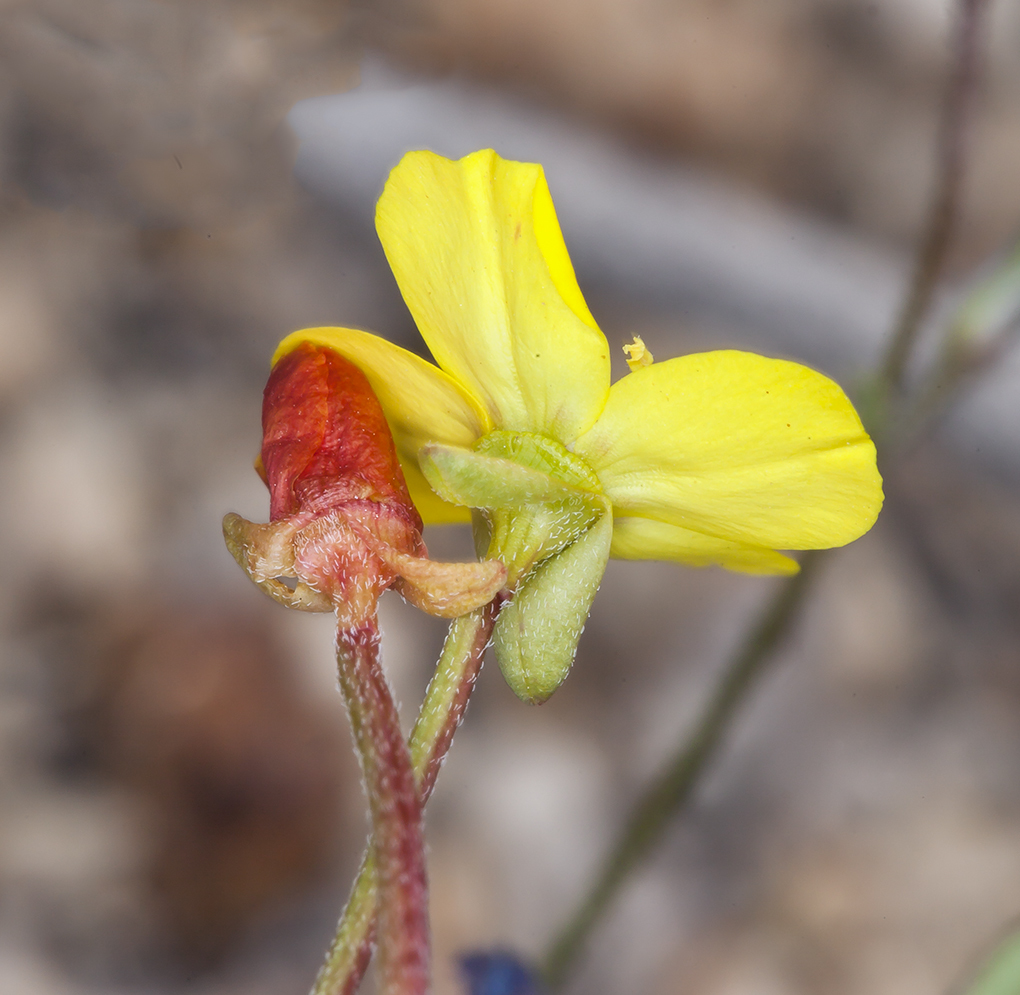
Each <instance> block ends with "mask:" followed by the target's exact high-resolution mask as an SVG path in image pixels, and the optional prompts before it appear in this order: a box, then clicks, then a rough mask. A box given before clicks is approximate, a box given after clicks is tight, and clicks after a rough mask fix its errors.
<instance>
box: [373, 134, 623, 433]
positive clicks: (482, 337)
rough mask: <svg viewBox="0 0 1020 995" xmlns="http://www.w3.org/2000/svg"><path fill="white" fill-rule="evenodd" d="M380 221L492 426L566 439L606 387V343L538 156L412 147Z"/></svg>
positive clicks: (441, 353)
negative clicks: (522, 159) (449, 154)
mask: <svg viewBox="0 0 1020 995" xmlns="http://www.w3.org/2000/svg"><path fill="white" fill-rule="evenodd" d="M376 228H377V229H378V232H379V238H380V239H381V241H382V244H383V248H384V249H385V251H386V256H387V258H388V259H389V262H390V266H392V267H393V273H394V275H395V276H396V279H397V283H398V284H399V286H400V290H401V292H402V293H403V295H404V300H405V301H406V302H407V306H408V308H409V309H410V311H411V314H412V315H413V316H414V320H415V321H416V322H417V324H418V328H419V329H420V331H421V334H422V336H423V337H424V339H425V341H426V343H428V346H429V348H430V349H431V350H432V354H433V355H434V356H435V358H436V362H438V363H439V365H440V366H441V367H442V368H443V369H444V370H446V371H447V372H448V373H449V374H450V375H451V376H452V377H453V378H454V379H455V380H457V381H458V382H459V383H461V384H462V385H463V386H464V387H465V388H466V389H467V390H468V391H470V392H471V393H472V394H473V395H475V396H476V397H477V398H478V399H479V400H480V401H481V402H482V404H483V405H484V407H485V408H486V410H487V412H488V414H489V417H490V418H491V420H492V422H493V424H494V425H495V426H496V427H500V428H506V429H511V430H515V431H537V432H543V433H546V434H548V435H551V436H553V437H554V438H557V439H559V440H561V441H562V442H566V443H569V442H571V441H573V440H574V439H575V438H576V437H577V436H578V435H579V434H581V433H582V432H584V431H585V430H586V429H588V428H590V427H591V425H592V424H594V422H595V419H596V418H597V417H598V415H599V412H600V411H601V410H602V406H603V404H604V403H605V399H606V395H607V392H608V390H609V349H608V347H607V344H606V340H605V336H604V335H603V334H602V332H600V331H599V329H598V327H597V326H596V324H595V322H594V320H593V319H592V317H591V314H590V313H589V311H588V308H587V306H586V305H585V303H584V298H583V297H582V296H581V291H580V289H579V288H578V286H577V280H576V279H575V277H574V271H573V267H572V266H571V265H570V258H569V256H568V255H567V250H566V246H565V245H564V243H563V236H562V235H561V233H560V228H559V224H558V223H557V220H556V212H555V209H554V208H553V204H552V198H551V197H550V196H549V189H548V187H547V185H546V182H545V176H544V174H543V172H542V167H541V166H538V165H533V164H529V163H519V162H508V161H505V160H503V159H500V158H499V156H497V155H496V153H495V152H493V151H492V150H485V151H481V152H475V153H474V154H473V155H469V156H467V157H466V158H464V159H461V160H460V161H459V162H453V161H451V160H449V159H444V158H442V157H441V156H438V155H435V154H434V153H432V152H410V153H408V154H407V155H406V156H404V158H403V159H402V160H401V162H400V164H399V165H398V166H397V167H396V168H395V169H394V170H393V172H392V173H391V174H390V178H389V180H388V182H387V183H386V188H385V189H384V190H383V194H382V197H381V198H380V199H379V205H378V208H377V210H376Z"/></svg>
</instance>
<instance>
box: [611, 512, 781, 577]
mask: <svg viewBox="0 0 1020 995" xmlns="http://www.w3.org/2000/svg"><path fill="white" fill-rule="evenodd" d="M609 555H610V556H615V557H616V558H617V559H620V560H672V561H673V562H674V563H683V564H685V565H686V566H689V567H710V566H720V567H726V569H727V570H736V571H738V572H740V573H748V574H795V573H796V572H797V571H798V570H799V569H800V567H799V566H798V564H797V561H796V560H792V559H790V557H789V556H783V554H782V553H777V552H776V551H775V550H772V549H766V548H765V547H764V546H750V545H747V544H746V543H740V542H730V541H728V540H726V539H717V538H716V537H715V536H708V535H705V534H704V533H703V532H692V531H691V530H690V529H682V528H680V526H679V525H669V524H667V523H666V522H657V521H655V520H653V519H651V518H633V517H629V516H627V517H623V518H616V517H614V519H613V545H612V547H611V548H610V551H609Z"/></svg>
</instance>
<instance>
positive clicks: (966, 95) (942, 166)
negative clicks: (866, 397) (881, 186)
mask: <svg viewBox="0 0 1020 995" xmlns="http://www.w3.org/2000/svg"><path fill="white" fill-rule="evenodd" d="M988 5H989V0H958V3H957V11H956V29H955V34H954V38H953V60H952V67H951V71H950V76H949V81H948V85H947V87H946V95H945V99H944V101H943V104H942V115H941V120H940V124H939V136H938V148H937V153H936V169H937V177H936V182H935V189H934V191H933V194H932V198H931V200H930V202H929V206H928V215H927V218H926V221H925V226H924V230H923V232H922V235H921V241H920V244H919V246H918V250H917V257H916V260H915V263H914V271H913V275H912V278H911V281H910V284H909V286H908V288H907V294H906V297H905V298H904V301H903V307H902V309H901V310H900V315H899V318H898V320H897V322H896V325H895V327H894V329H893V333H892V336H891V338H890V340H889V349H888V352H887V353H886V356H885V361H884V362H883V364H882V368H881V369H880V370H879V373H878V381H879V383H878V386H879V389H880V391H882V393H883V395H884V396H885V398H886V399H888V396H889V395H890V394H892V393H895V392H896V391H898V390H900V388H901V387H902V385H903V377H904V374H905V372H906V369H907V363H908V361H909V359H910V356H911V354H912V352H913V349H914V345H915V344H916V342H917V337H918V334H919V333H920V330H921V327H922V325H923V323H924V320H925V318H926V317H927V316H928V312H929V311H930V309H931V304H932V299H933V298H934V296H935V290H936V288H937V287H938V284H939V280H940V279H941V277H942V272H943V270H944V268H945V263H946V256H947V255H948V254H949V248H950V246H951V245H952V241H953V236H954V235H955V234H956V228H957V223H958V221H959V216H960V202H961V198H962V194H963V178H964V166H965V164H966V153H967V130H968V129H967V125H968V121H969V117H970V110H971V105H972V104H973V98H974V90H975V83H976V81H977V74H978V62H979V54H980V40H981V27H982V22H983V19H984V14H985V12H986V10H987V8H988Z"/></svg>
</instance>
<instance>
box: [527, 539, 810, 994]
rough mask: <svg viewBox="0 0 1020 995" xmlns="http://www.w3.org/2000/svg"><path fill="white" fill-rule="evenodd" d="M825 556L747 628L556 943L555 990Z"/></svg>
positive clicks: (657, 834)
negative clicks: (698, 714)
mask: <svg viewBox="0 0 1020 995" xmlns="http://www.w3.org/2000/svg"><path fill="white" fill-rule="evenodd" d="M820 559H821V554H820V553H818V552H811V553H807V554H806V555H805V556H804V557H803V559H802V560H801V569H800V572H799V573H797V574H795V575H794V576H793V577H791V578H789V579H788V580H786V581H785V582H784V583H783V585H782V587H780V588H779V590H778V591H777V592H776V595H775V597H774V598H773V599H772V601H771V602H770V603H769V605H768V606H767V607H766V608H765V610H764V612H763V613H762V615H761V617H760V618H759V620H758V624H757V625H755V627H754V628H753V629H752V630H751V631H750V632H749V633H748V636H747V638H746V640H745V642H744V643H743V644H742V645H741V647H740V649H739V650H738V651H737V653H736V654H735V655H734V657H733V659H732V661H731V662H730V665H729V666H728V667H727V668H726V671H725V672H724V673H723V675H722V677H721V678H720V680H719V683H718V684H717V685H716V687H715V690H714V691H713V692H712V695H711V697H710V699H709V701H708V703H707V704H706V706H705V709H704V711H703V712H702V714H701V717H700V719H699V720H698V723H697V725H696V726H695V728H694V731H693V732H692V733H691V734H690V736H689V737H688V738H687V739H686V740H685V741H684V742H683V744H682V745H681V746H680V748H679V749H678V750H677V752H676V753H675V754H674V756H673V757H672V759H670V760H669V761H668V762H667V763H666V765H665V766H664V767H663V768H662V770H661V771H660V773H659V775H658V777H656V779H655V780H654V781H653V782H652V783H651V784H650V785H649V786H648V787H647V788H646V789H645V791H644V793H643V794H642V796H641V800H640V801H639V802H638V804H637V807H636V808H635V809H634V810H633V812H632V813H631V816H630V819H629V820H628V821H627V823H626V825H625V826H624V828H623V831H622V832H621V833H620V836H619V837H618V839H617V841H616V845H615V846H614V847H613V849H612V851H611V852H610V853H609V855H608V857H607V858H606V860H605V862H604V863H603V865H602V869H601V871H600V872H599V874H598V877H597V878H596V879H595V882H594V884H593V886H592V888H591V890H590V891H589V892H588V894H587V896H586V897H585V898H584V900H583V901H582V902H581V904H580V905H579V906H578V908H577V911H576V912H575V913H574V915H573V916H572V917H571V918H570V919H569V920H568V921H567V924H566V925H565V926H564V927H563V929H562V930H561V931H560V932H559V935H558V936H557V937H556V938H555V939H554V940H553V942H552V944H551V945H550V946H549V948H548V951H547V953H546V955H545V957H544V959H543V961H542V969H541V973H542V976H543V977H544V979H545V982H546V984H547V985H548V987H549V988H550V989H551V990H555V989H557V988H559V987H560V986H561V985H562V984H563V982H564V981H565V980H566V978H567V975H568V974H569V973H570V971H571V969H572V968H573V966H574V964H575V963H576V961H577V958H578V956H579V955H580V954H581V952H582V951H583V949H584V946H585V943H586V942H587V940H588V937H589V935H590V934H591V932H592V930H593V929H594V927H595V926H596V924H597V923H598V922H599V920H600V919H601V918H602V916H603V914H604V913H605V911H606V909H607V908H608V906H609V905H610V903H611V902H612V901H613V899H614V898H615V897H616V894H617V892H618V891H619V890H620V888H621V886H622V885H623V883H624V882H625V881H626V879H627V876H628V875H629V874H630V872H631V871H632V870H633V869H634V868H635V867H636V866H637V865H638V864H639V863H640V862H641V861H642V860H643V859H644V858H645V856H646V855H647V854H648V853H649V851H650V850H651V849H652V848H653V847H654V846H655V845H656V844H657V843H658V842H659V840H660V839H661V838H662V835H663V832H664V831H665V829H666V827H667V825H668V824H669V822H670V820H671V819H672V818H673V817H674V816H675V815H676V814H677V813H678V812H680V811H681V810H682V809H683V807H684V806H685V804H686V803H687V802H688V801H689V800H690V798H691V795H692V793H693V790H694V788H695V786H696V785H697V783H698V780H699V778H700V776H701V774H702V772H703V771H704V770H705V768H706V767H707V766H708V764H709V762H710V761H711V760H712V758H713V757H714V756H715V755H716V753H717V752H718V749H719V747H720V745H721V743H722V742H723V739H724V737H725V735H726V733H727V731H728V730H729V728H730V725H731V724H732V722H733V720H734V718H735V717H736V716H737V714H738V712H739V710H740V706H741V705H742V704H743V702H744V701H745V699H746V697H747V692H748V691H749V690H750V689H751V687H752V685H753V684H754V683H755V681H756V680H757V679H758V678H759V677H760V676H761V674H762V672H763V671H764V669H765V666H766V664H767V663H768V662H769V661H770V660H771V659H772V658H773V654H774V653H775V651H776V649H777V648H778V647H779V646H780V644H781V643H782V641H783V639H784V638H785V637H786V635H787V634H788V633H789V631H790V629H791V627H792V624H793V622H794V620H795V618H796V615H797V609H798V608H799V607H800V605H801V603H802V602H803V600H804V595H805V593H806V592H807V590H808V588H809V582H810V580H811V577H812V576H813V574H814V571H815V569H816V566H817V564H818V561H819V560H820Z"/></svg>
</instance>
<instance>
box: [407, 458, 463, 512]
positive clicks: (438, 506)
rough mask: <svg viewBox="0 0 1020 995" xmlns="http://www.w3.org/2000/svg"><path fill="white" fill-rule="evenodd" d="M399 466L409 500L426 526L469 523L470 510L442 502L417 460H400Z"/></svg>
mask: <svg viewBox="0 0 1020 995" xmlns="http://www.w3.org/2000/svg"><path fill="white" fill-rule="evenodd" d="M400 466H401V469H403V471H404V480H406V481H407V490H408V493H409V494H410V495H411V500H412V501H413V502H414V506H415V507H416V508H417V509H418V514H419V515H421V520H422V521H423V522H424V523H425V524H426V525H455V524H457V523H458V522H466V523H470V522H471V509H470V508H463V507H461V506H460V505H456V504H450V502H449V501H444V500H443V499H442V498H441V497H440V496H439V495H438V494H437V493H436V492H435V491H434V490H432V488H431V487H430V486H429V482H428V481H427V480H426V479H425V474H423V473H422V472H421V467H419V466H418V461H417V460H414V461H411V460H408V459H404V458H401V460H400Z"/></svg>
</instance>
